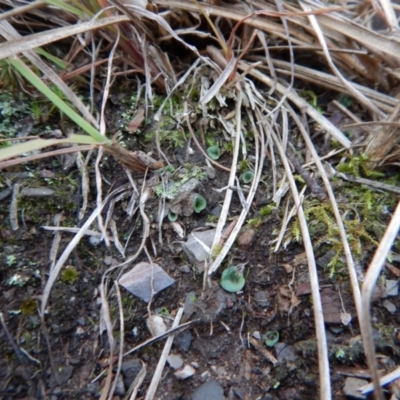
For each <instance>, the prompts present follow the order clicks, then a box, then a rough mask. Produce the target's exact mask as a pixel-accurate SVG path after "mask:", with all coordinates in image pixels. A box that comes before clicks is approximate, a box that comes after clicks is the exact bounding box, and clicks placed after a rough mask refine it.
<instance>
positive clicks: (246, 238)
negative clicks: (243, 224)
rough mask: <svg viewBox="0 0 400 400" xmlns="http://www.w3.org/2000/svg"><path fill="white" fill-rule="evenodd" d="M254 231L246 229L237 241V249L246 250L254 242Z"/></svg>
mask: <svg viewBox="0 0 400 400" xmlns="http://www.w3.org/2000/svg"><path fill="white" fill-rule="evenodd" d="M256 233H257V232H256V230H255V229H252V228H248V229H246V230H245V231H244V232H243V233H242V234H241V235H240V236H239V239H238V247H239V248H240V249H246V248H247V247H249V246H250V245H251V244H252V243H253V240H254V237H255V235H256Z"/></svg>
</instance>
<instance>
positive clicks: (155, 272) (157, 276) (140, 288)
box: [118, 262, 175, 303]
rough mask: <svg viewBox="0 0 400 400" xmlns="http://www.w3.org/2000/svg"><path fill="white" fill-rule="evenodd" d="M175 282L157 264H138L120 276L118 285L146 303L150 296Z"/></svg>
mask: <svg viewBox="0 0 400 400" xmlns="http://www.w3.org/2000/svg"><path fill="white" fill-rule="evenodd" d="M174 282H175V280H174V279H172V278H171V277H170V276H169V275H168V274H167V273H166V272H164V270H163V269H162V268H161V267H160V266H159V265H158V264H150V263H148V262H140V263H138V264H136V265H135V266H134V267H133V268H132V269H131V270H130V271H129V272H127V273H125V274H124V275H122V276H121V278H120V279H119V281H118V283H119V284H120V285H121V286H123V287H124V288H125V289H126V290H128V291H129V292H131V293H132V294H133V295H135V296H137V297H139V298H141V299H142V300H143V301H145V302H146V303H148V302H149V301H150V299H151V296H152V295H156V294H157V293H158V292H160V291H161V290H164V289H165V288H167V287H168V286H171V285H172V284H173V283H174Z"/></svg>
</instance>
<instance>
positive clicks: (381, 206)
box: [290, 182, 397, 276]
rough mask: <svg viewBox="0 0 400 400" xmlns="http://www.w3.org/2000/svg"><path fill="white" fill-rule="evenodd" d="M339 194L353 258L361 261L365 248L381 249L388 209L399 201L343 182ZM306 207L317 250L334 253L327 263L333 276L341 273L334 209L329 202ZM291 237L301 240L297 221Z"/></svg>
mask: <svg viewBox="0 0 400 400" xmlns="http://www.w3.org/2000/svg"><path fill="white" fill-rule="evenodd" d="M340 191H341V197H342V199H343V200H342V201H340V202H339V203H338V206H339V211H340V213H341V215H342V220H343V223H344V226H345V230H346V233H347V239H348V241H349V244H350V248H351V249H352V253H353V255H354V256H355V258H356V259H358V260H360V261H361V260H362V256H363V253H364V249H365V248H369V247H371V246H372V247H374V248H376V247H377V246H378V244H379V241H380V239H381V237H382V236H383V234H384V231H385V229H386V225H387V216H386V215H387V213H388V209H392V208H394V206H395V204H396V200H397V198H396V196H395V195H393V194H391V193H386V192H378V191H374V190H371V189H370V188H367V187H365V186H360V185H358V184H355V183H351V182H345V183H343V185H342V186H341V189H340ZM303 208H304V214H305V217H306V219H307V222H308V228H309V231H310V234H311V238H312V239H313V241H314V247H315V249H319V248H320V249H321V250H323V251H324V252H326V251H332V250H333V251H334V255H333V257H332V259H331V261H330V262H329V264H328V268H330V275H331V276H334V275H335V274H336V273H338V272H341V271H342V266H343V262H342V261H341V260H342V259H344V253H343V246H342V242H341V239H340V234H339V228H338V226H337V224H336V219H335V217H334V214H333V210H332V206H331V204H330V203H329V202H320V201H319V200H306V201H305V202H304V204H303ZM290 235H291V237H292V239H293V240H295V241H300V240H301V231H300V226H299V223H298V221H297V219H295V220H294V221H293V222H292V224H291V228H290Z"/></svg>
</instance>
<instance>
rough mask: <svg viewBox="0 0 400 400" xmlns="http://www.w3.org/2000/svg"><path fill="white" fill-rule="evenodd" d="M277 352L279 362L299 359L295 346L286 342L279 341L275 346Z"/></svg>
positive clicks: (292, 361) (291, 361)
mask: <svg viewBox="0 0 400 400" xmlns="http://www.w3.org/2000/svg"><path fill="white" fill-rule="evenodd" d="M275 352H276V358H277V359H278V361H279V363H283V362H286V363H294V362H296V360H297V359H298V357H297V355H296V352H295V351H294V348H293V346H290V345H288V344H286V343H277V344H276V346H275Z"/></svg>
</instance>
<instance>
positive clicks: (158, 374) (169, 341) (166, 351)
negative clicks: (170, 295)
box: [145, 307, 184, 400]
mask: <svg viewBox="0 0 400 400" xmlns="http://www.w3.org/2000/svg"><path fill="white" fill-rule="evenodd" d="M183 310H184V308H183V307H181V308H180V309H179V310H178V312H177V313H176V317H175V319H174V323H173V324H172V329H174V328H177V327H178V326H179V322H180V320H181V318H182V315H183ZM174 337H175V335H174V334H172V335H170V336H169V337H168V339H167V341H166V342H165V345H164V349H163V351H162V353H161V356H160V359H159V361H158V364H157V368H156V370H155V372H154V374H153V379H152V380H151V383H150V386H149V389H148V390H147V393H146V397H145V400H152V399H153V398H154V396H155V394H156V390H157V387H158V385H159V383H160V380H161V375H162V372H163V369H164V366H165V363H166V361H167V357H168V354H169V351H170V350H171V346H172V343H173V341H174Z"/></svg>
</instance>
